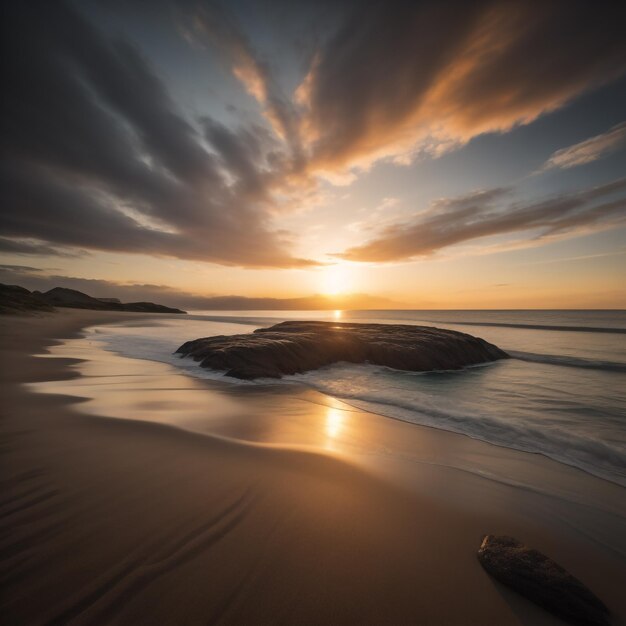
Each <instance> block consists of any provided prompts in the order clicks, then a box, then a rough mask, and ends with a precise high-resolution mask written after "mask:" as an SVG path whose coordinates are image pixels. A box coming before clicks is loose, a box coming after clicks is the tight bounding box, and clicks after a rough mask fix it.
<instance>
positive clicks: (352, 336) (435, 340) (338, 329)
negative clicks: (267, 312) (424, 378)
mask: <svg viewBox="0 0 626 626" xmlns="http://www.w3.org/2000/svg"><path fill="white" fill-rule="evenodd" d="M176 352H177V353H179V354H182V355H183V356H190V357H192V358H193V359H195V360H196V361H201V363H200V365H201V366H202V367H206V368H210V369H214V370H225V371H226V375H227V376H233V377H235V378H244V379H254V378H262V377H270V378H280V377H281V376H283V375H285V374H297V373H301V372H306V371H308V370H314V369H317V368H318V367H322V366H324V365H330V364H332V363H337V362H339V361H346V362H349V363H372V364H374V365H385V366H387V367H393V368H395V369H401V370H409V371H413V372H425V371H431V370H451V369H461V368H462V367H465V366H467V365H475V364H477V363H486V362H488V361H495V360H496V359H503V358H507V354H506V353H505V352H503V351H502V350H500V349H499V348H497V347H496V346H494V345H492V344H490V343H487V342H486V341H483V340H482V339H478V338H477V337H472V336H471V335H466V334H465V333H459V332H455V331H452V330H441V329H439V328H431V327H427V326H403V325H402V326H401V325H387V324H337V323H332V322H283V323H282V324H276V325H275V326H272V327H271V328H260V329H258V330H256V331H255V332H254V333H251V334H246V335H232V336H223V335H220V336H217V337H205V338H203V339H196V340H194V341H188V342H187V343H185V344H183V345H182V346H181V347H180V348H178V350H177V351H176Z"/></svg>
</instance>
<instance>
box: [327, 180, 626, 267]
mask: <svg viewBox="0 0 626 626" xmlns="http://www.w3.org/2000/svg"><path fill="white" fill-rule="evenodd" d="M511 195H512V192H511V190H509V189H490V190H486V191H478V192H474V193H471V194H467V195H465V196H460V197H457V198H444V199H441V200H437V201H436V202H434V203H433V204H432V206H431V207H430V208H429V209H428V210H426V211H425V212H422V213H420V214H418V215H417V216H415V218H414V219H412V220H410V221H408V222H405V223H398V224H394V225H392V226H390V227H388V228H386V229H384V230H383V231H382V232H381V233H380V234H379V235H378V236H377V237H375V238H374V239H372V240H371V241H369V242H367V243H365V244H363V245H360V246H355V247H353V248H350V249H348V250H346V251H345V252H342V253H339V254H337V255H336V256H338V257H340V258H343V259H348V260H350V261H379V262H385V261H401V260H406V259H411V258H414V257H420V256H429V255H432V254H434V253H435V252H437V251H439V250H442V249H444V248H447V247H449V246H454V245H457V244H460V243H464V242H468V241H472V240H474V239H478V238H480V237H490V236H494V235H507V234H511V233H520V237H524V238H522V239H521V241H527V240H528V239H531V240H532V241H539V240H540V239H544V238H547V237H551V236H557V235H564V234H569V235H575V234H579V233H581V232H585V231H589V230H594V229H598V228H607V227H608V226H610V225H617V224H622V225H623V224H624V223H626V211H625V209H626V178H622V179H619V180H616V181H614V182H612V183H608V184H606V185H601V186H598V187H593V188H591V189H587V190H584V191H579V192H573V193H565V194H562V195H559V196H555V197H551V198H548V199H545V200H542V201H539V202H532V203H526V204H524V203H518V202H515V201H513V200H512V199H511ZM529 231H531V232H532V234H531V235H526V236H524V233H528V232H529ZM519 242H520V239H518V240H517V243H519Z"/></svg>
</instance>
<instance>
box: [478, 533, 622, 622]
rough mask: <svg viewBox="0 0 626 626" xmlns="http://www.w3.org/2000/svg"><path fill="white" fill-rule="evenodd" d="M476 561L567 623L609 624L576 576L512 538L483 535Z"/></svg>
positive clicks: (603, 608)
mask: <svg viewBox="0 0 626 626" xmlns="http://www.w3.org/2000/svg"><path fill="white" fill-rule="evenodd" d="M478 560H479V561H480V563H481V565H482V566H483V567H484V568H485V570H487V572H488V573H489V574H491V575H492V576H493V577H494V578H495V579H496V580H498V581H499V582H501V583H503V584H504V585H506V586H507V587H510V588H511V589H514V590H515V591H517V592H518V593H520V594H521V595H523V596H524V597H526V598H528V599H529V600H531V601H532V602H535V603H536V604H538V605H540V606H542V607H543V608H544V609H547V610H548V611H550V612H551V613H553V614H554V615H556V616H558V617H560V618H561V619H563V620H565V621H566V622H568V623H570V624H576V625H577V626H609V624H610V620H609V611H608V609H607V608H606V606H604V604H603V603H602V602H601V601H600V600H599V599H598V598H596V596H595V595H594V594H593V593H592V592H591V591H589V589H587V587H585V586H584V585H583V584H582V583H581V582H580V581H579V580H578V579H576V578H574V577H573V576H572V575H571V574H569V573H568V572H567V571H566V570H564V569H563V568H562V567H561V566H560V565H558V564H557V563H555V562H554V561H553V560H552V559H550V558H548V557H547V556H545V555H544V554H542V553H541V552H539V551H538V550H533V549H531V548H528V547H526V546H525V545H523V544H522V543H520V542H519V541H517V540H516V539H513V538H512V537H506V536H496V535H485V537H484V539H483V542H482V544H481V546H480V548H479V550H478Z"/></svg>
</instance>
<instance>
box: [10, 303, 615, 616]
mask: <svg viewBox="0 0 626 626" xmlns="http://www.w3.org/2000/svg"><path fill="white" fill-rule="evenodd" d="M129 319H131V320H132V319H149V316H145V315H142V314H133V313H117V312H100V311H77V310H70V309H68V310H63V311H59V312H57V313H55V314H41V315H34V316H25V317H16V316H5V317H3V318H2V319H1V320H0V355H1V356H0V358H1V372H2V373H1V380H0V389H1V391H2V403H1V406H2V408H1V418H2V422H1V423H2V449H3V454H2V466H3V471H2V482H3V495H2V508H1V522H0V523H1V527H2V539H1V540H0V541H1V543H0V546H1V547H0V550H1V554H2V563H3V565H2V573H1V577H2V590H3V591H2V601H1V611H2V614H3V615H4V618H5V620H6V623H10V624H44V623H54V624H67V623H72V624H207V623H224V624H270V623H271V624H421V625H427V624H433V625H435V624H444V625H445V624H450V625H456V624H459V625H461V624H485V625H507V624H525V625H531V624H555V625H556V624H560V623H561V622H560V621H559V620H557V619H556V618H553V617H551V616H550V615H548V614H547V613H545V612H544V611H543V610H541V609H539V608H537V607H535V606H534V605H532V604H530V603H529V602H527V601H526V600H524V599H523V598H521V597H520V596H518V595H517V594H515V593H513V592H512V591H510V590H508V589H506V588H505V587H503V586H501V585H499V584H498V583H496V582H494V581H493V580H492V579H491V578H489V576H488V575H487V574H486V573H485V572H484V571H483V569H482V568H481V566H480V564H479V563H478V561H477V559H476V550H477V548H478V546H479V544H480V540H481V537H482V536H483V535H484V534H486V533H498V534H510V535H513V536H515V537H517V538H519V539H520V540H522V541H523V542H525V543H527V544H529V545H532V546H533V547H536V548H538V549H540V550H542V551H543V552H545V553H546V554H548V555H550V556H551V557H553V558H554V559H555V560H556V561H557V562H559V563H560V564H562V565H563V566H564V567H565V568H566V569H568V570H569V571H570V572H571V573H572V574H574V575H575V576H576V577H577V578H579V579H580V580H581V581H582V582H584V583H585V584H587V585H588V586H589V587H590V588H591V589H592V591H594V592H595V593H596V594H597V595H598V596H599V597H600V598H601V599H602V600H603V601H604V602H605V603H606V605H607V606H608V607H609V609H610V610H611V612H612V613H613V615H614V617H615V623H616V624H619V623H623V622H624V617H625V616H626V597H625V596H624V594H623V580H624V579H625V576H626V537H625V536H624V531H623V529H624V518H625V517H626V505H625V498H624V489H623V488H622V487H620V486H618V485H616V484H612V483H610V482H607V481H604V480H601V479H598V478H595V477H593V476H591V475H588V474H585V473H584V472H582V471H580V470H576V469H573V468H570V467H567V466H564V465H561V464H559V463H556V462H554V461H550V460H549V459H546V458H544V457H541V456H539V455H531V454H527V453H523V452H516V451H513V450H509V449H505V448H501V447H496V446H493V445H489V444H486V443H482V442H479V441H475V440H472V439H469V438H468V437H465V436H462V435H457V434H454V433H449V432H443V431H438V430H434V429H431V428H426V427H420V426H415V425H412V424H407V423H403V422H400V421H396V420H391V419H388V418H384V417H381V416H378V415H374V414H371V413H366V412H364V411H359V410H356V409H353V408H350V407H348V406H347V405H344V404H343V403H341V402H338V401H335V400H333V399H332V398H330V397H328V396H324V395H322V394H319V393H314V392H311V391H284V390H282V391H279V390H275V391H272V390H269V391H268V390H265V391H263V392H261V391H259V390H254V389H246V388H237V389H233V390H230V391H228V390H223V389H218V388H216V387H215V385H212V384H211V383H210V381H202V380H192V379H190V378H189V377H186V376H184V375H183V374H180V373H178V372H176V371H174V370H173V368H171V367H170V366H167V365H165V364H161V363H151V362H148V361H138V360H133V359H126V358H124V357H120V356H118V355H113V354H112V353H104V355H103V351H101V350H100V352H98V351H97V350H94V351H93V352H90V351H89V347H88V346H85V350H84V354H83V359H84V360H83V361H82V362H81V361H79V360H77V359H76V358H74V357H68V356H63V350H62V349H61V350H60V353H59V351H58V350H57V348H58V347H59V345H60V346H61V348H62V347H63V344H62V342H63V340H66V339H69V338H72V337H79V336H80V331H81V329H83V328H85V327H87V326H92V325H96V324H97V325H102V324H106V323H116V322H121V321H124V320H129ZM55 346H57V348H55ZM50 351H52V355H50V354H49V353H50ZM46 352H48V356H47V357H46V358H42V357H41V356H37V355H42V354H44V353H46ZM90 354H91V355H92V357H90ZM113 376H118V377H120V378H121V380H119V385H120V386H119V387H118V389H117V391H116V393H115V394H111V395H110V400H107V396H106V394H104V395H103V394H102V393H101V392H99V391H94V389H95V387H96V386H97V385H103V384H104V382H105V381H107V380H108V381H109V382H110V380H111V377H113ZM138 376H142V377H143V382H142V385H141V387H139V386H138V385H137V382H136V377H138ZM33 385H34V386H33ZM64 385H67V392H66V393H63V388H64V387H63V386H64ZM76 385H83V386H84V392H83V396H84V398H85V399H86V400H85V401H84V402H82V403H79V402H78V400H77V396H79V395H81V394H80V393H79V392H78V391H77V387H76ZM53 389H54V390H56V391H55V394H54V395H52V394H51V393H50V392H51V391H52V390H53ZM46 391H47V393H45V392H46ZM183 395H184V397H185V398H186V401H185V402H181V401H180V398H181V397H182V396H183ZM177 402H178V403H179V405H180V415H177V404H176V403H177ZM124 407H134V410H133V411H132V412H131V411H130V410H128V413H129V414H128V415H127V414H125V412H124ZM139 409H141V410H139ZM200 414H202V415H205V416H209V418H210V419H207V420H205V421H204V422H202V423H203V426H202V427H199V426H198V423H199V422H198V421H197V420H196V421H194V419H195V417H197V415H200ZM168 416H169V417H168ZM185 420H187V421H185ZM555 494H557V495H555Z"/></svg>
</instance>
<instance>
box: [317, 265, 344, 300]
mask: <svg viewBox="0 0 626 626" xmlns="http://www.w3.org/2000/svg"><path fill="white" fill-rule="evenodd" d="M319 289H320V291H321V293H323V294H324V295H326V296H339V295H342V294H345V293H348V292H350V291H352V275H351V272H350V270H349V269H348V267H347V266H346V265H342V264H337V265H330V266H329V267H327V268H326V269H325V270H323V272H322V274H321V276H320V287H319Z"/></svg>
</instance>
